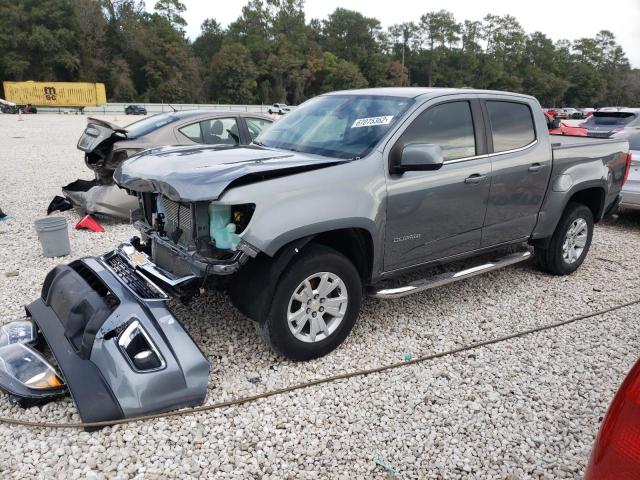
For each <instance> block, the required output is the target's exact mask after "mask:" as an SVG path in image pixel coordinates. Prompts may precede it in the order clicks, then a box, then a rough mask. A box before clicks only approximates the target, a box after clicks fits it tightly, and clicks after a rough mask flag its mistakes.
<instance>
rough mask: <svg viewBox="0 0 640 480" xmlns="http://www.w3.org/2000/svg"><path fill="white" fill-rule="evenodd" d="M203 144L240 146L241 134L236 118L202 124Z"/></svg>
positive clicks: (219, 119)
mask: <svg viewBox="0 0 640 480" xmlns="http://www.w3.org/2000/svg"><path fill="white" fill-rule="evenodd" d="M200 129H201V130H202V143H205V144H207V145H238V144H239V143H240V133H239V130H238V123H237V122H236V119H235V118H212V119H211V120H203V121H202V122H200Z"/></svg>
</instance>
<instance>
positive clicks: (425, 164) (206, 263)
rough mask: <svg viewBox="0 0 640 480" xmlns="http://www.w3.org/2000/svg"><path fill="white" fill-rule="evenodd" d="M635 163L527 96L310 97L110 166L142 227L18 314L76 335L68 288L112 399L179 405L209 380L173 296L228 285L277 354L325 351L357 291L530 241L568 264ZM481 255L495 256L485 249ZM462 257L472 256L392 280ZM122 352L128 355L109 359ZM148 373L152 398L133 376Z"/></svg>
mask: <svg viewBox="0 0 640 480" xmlns="http://www.w3.org/2000/svg"><path fill="white" fill-rule="evenodd" d="M629 162H630V158H629V155H628V144H627V142H626V141H625V140H622V141H621V140H615V139H612V140H611V139H591V138H587V137H572V136H566V135H565V136H553V135H549V134H548V132H547V122H546V120H545V116H544V114H543V112H542V109H541V107H540V105H539V103H538V101H537V100H536V99H535V98H533V97H530V96H527V95H520V94H514V93H505V92H497V91H482V90H468V89H461V90H457V89H437V88H384V89H365V90H352V91H344V92H334V93H330V94H326V95H321V96H318V97H316V98H313V99H311V100H309V101H307V102H306V103H304V104H303V105H301V106H299V107H298V108H296V109H295V110H294V111H292V112H291V113H290V114H288V115H287V116H285V117H284V118H283V119H282V120H280V121H279V122H277V123H276V124H274V125H273V127H272V128H270V129H269V130H267V131H265V132H263V133H262V134H261V135H260V136H259V137H258V138H257V139H256V140H255V141H254V142H253V143H252V144H251V145H248V146H238V147H228V146H181V147H164V148H159V149H153V150H149V151H145V152H142V153H140V154H138V155H135V156H133V157H131V158H130V159H128V160H127V161H126V162H124V163H123V164H121V165H120V166H119V167H118V169H117V170H116V171H115V174H114V179H115V181H116V182H117V184H118V185H120V187H122V188H124V189H126V190H127V191H128V192H129V193H131V194H133V195H136V196H138V198H139V200H140V205H141V214H140V220H139V221H138V222H137V224H136V225H137V227H138V229H139V230H140V232H141V235H140V237H134V238H133V239H131V240H130V242H129V243H126V244H123V245H121V246H120V247H118V248H117V249H116V250H114V251H112V252H109V253H107V254H105V256H103V257H101V258H90V259H85V260H82V261H80V262H81V264H78V263H77V262H76V263H75V264H72V265H71V266H70V267H71V268H69V269H66V270H65V269H60V268H59V270H57V271H53V272H51V273H50V274H49V276H48V277H47V281H46V283H45V287H44V288H43V298H42V299H38V300H37V301H36V302H34V305H33V306H30V307H29V312H30V315H31V317H32V319H33V320H34V321H35V322H36V323H38V324H39V325H40V324H43V325H45V328H42V330H43V331H45V336H47V334H46V331H47V330H48V331H50V332H51V334H50V335H49V336H52V337H53V336H55V338H60V340H59V342H62V344H57V342H56V341H51V342H49V344H50V347H51V349H52V351H53V353H54V356H56V352H57V351H63V350H64V347H65V346H66V347H68V346H67V345H64V341H65V340H64V338H71V336H70V335H68V334H67V335H66V336H65V335H59V332H58V330H64V329H65V328H70V327H69V323H70V322H66V320H65V319H63V318H61V315H60V312H58V311H56V309H55V308H52V306H50V305H49V303H50V302H51V300H50V299H52V298H53V299H55V298H57V297H56V293H59V294H60V295H63V296H64V298H65V302H64V305H63V306H61V307H60V309H59V310H60V311H61V312H63V313H64V312H65V311H68V310H69V309H71V310H72V311H78V312H81V313H79V314H78V315H76V317H75V318H74V321H73V329H74V332H75V336H76V337H78V335H80V337H81V338H84V339H85V340H84V341H85V343H88V345H89V346H90V345H93V350H92V351H91V353H90V354H89V353H87V355H88V356H87V357H86V358H90V359H91V360H93V359H94V358H95V359H96V362H98V365H97V369H98V372H97V373H98V374H99V375H97V376H96V379H95V382H96V383H99V381H102V382H106V383H107V384H108V387H109V388H107V389H106V390H110V391H112V392H116V394H115V397H114V398H115V401H116V403H121V402H120V398H119V396H118V393H117V388H121V389H122V388H123V387H122V385H123V383H124V385H125V386H126V388H125V389H124V393H123V395H124V396H125V397H126V402H125V403H127V405H129V406H128V407H127V409H122V411H123V415H124V416H127V415H130V414H131V412H135V413H140V412H149V411H157V410H159V409H166V408H175V407H176V406H180V405H181V401H180V400H181V395H182V392H184V404H192V403H194V402H196V401H197V400H196V399H198V398H200V397H201V396H202V395H203V393H202V384H203V379H202V378H201V377H197V378H196V376H197V375H205V374H206V370H207V369H205V368H204V367H203V366H202V361H201V359H200V358H199V356H198V352H197V349H195V348H194V346H193V344H192V340H191V339H190V337H189V336H188V335H186V334H185V332H184V331H183V330H182V329H180V328H178V327H177V326H176V325H178V323H177V322H175V321H174V320H175V319H173V317H172V314H171V313H170V312H169V311H168V310H167V308H165V307H164V303H165V302H166V300H167V299H168V298H169V297H170V296H179V297H188V296H190V295H193V294H194V293H198V292H200V291H201V290H202V289H203V288H207V287H209V286H211V287H215V288H217V287H222V288H226V289H227V291H228V292H229V296H230V299H231V301H232V302H233V303H234V304H235V305H236V306H237V308H238V309H239V310H240V311H242V312H243V313H244V314H246V315H247V316H248V317H250V318H252V319H254V320H255V321H256V322H258V323H259V325H260V326H261V328H262V331H263V333H264V336H265V338H266V339H267V341H268V342H269V343H270V345H271V346H272V347H273V349H274V350H275V351H277V352H280V353H281V354H282V355H284V356H286V357H288V358H291V359H296V360H307V359H311V358H315V357H319V356H322V355H324V354H326V353H328V352H330V351H332V350H333V349H335V348H336V347H337V346H338V345H339V344H340V343H341V342H342V341H343V340H344V339H345V337H346V336H347V335H348V334H349V332H350V331H351V329H352V327H353V325H354V323H355V322H356V319H357V317H358V314H359V310H360V304H361V301H362V298H363V294H364V293H365V292H366V293H368V294H370V295H372V296H374V297H377V298H398V297H402V296H404V295H409V294H415V293H418V292H421V291H423V290H425V289H429V288H433V287H437V286H441V285H444V284H447V283H450V282H452V281H457V280H461V279H464V278H468V277H470V276H473V275H477V274H480V273H483V272H487V271H490V270H493V269H496V268H501V267H505V266H507V265H512V264H514V263H517V262H521V261H524V260H526V259H528V258H529V257H531V256H535V259H536V261H537V263H538V265H539V266H540V268H542V269H543V270H544V271H546V272H549V273H551V274H554V275H567V274H570V273H572V272H574V271H575V270H576V269H577V268H578V267H579V266H580V265H581V264H582V262H583V261H584V259H585V257H586V256H587V253H588V251H589V247H590V245H591V239H592V235H593V229H594V223H597V222H598V221H600V220H601V219H603V218H604V217H606V216H607V215H611V214H612V213H613V212H614V211H615V210H616V208H617V205H618V203H619V201H620V191H621V188H622V185H623V183H624V180H625V178H626V175H627V174H628V171H629ZM481 254H482V255H481ZM485 254H491V255H493V256H495V257H496V258H495V259H493V260H492V261H490V262H487V261H486V260H479V259H480V258H483V257H486V256H487V255H485ZM476 257H478V258H476ZM462 259H466V260H467V261H466V263H467V266H465V267H464V268H453V267H452V266H451V267H450V271H448V272H446V273H439V274H437V275H433V276H426V277H425V278H422V279H421V280H418V281H414V282H411V283H407V284H400V285H391V286H386V285H385V284H386V283H388V282H384V283H383V281H384V280H387V279H390V278H393V277H398V276H399V275H400V274H403V273H405V272H407V271H409V270H417V269H424V268H425V267H429V266H433V265H442V264H451V265H454V263H452V262H455V261H458V260H462ZM476 260H477V263H476ZM470 262H471V263H472V266H471V267H469V266H468V264H469V263H470ZM68 270H71V272H69V271H68ZM63 274H66V275H67V277H66V280H65V281H60V279H59V277H60V276H61V275H63ZM65 289H66V290H65ZM91 291H95V292H97V294H96V295H93V296H91V295H87V292H91ZM93 297H96V299H95V300H92V298H93ZM111 297H115V298H111ZM106 299H109V301H108V302H107V300H106ZM47 302H49V303H47ZM83 302H84V303H83ZM87 302H89V303H90V304H91V302H95V303H96V304H99V305H100V309H98V310H99V311H100V312H101V316H100V317H99V319H96V318H93V317H90V315H89V314H86V315H85V314H82V312H84V311H91V309H90V308H88V307H87V308H84V309H76V310H73V308H72V307H73V305H74V303H76V304H78V305H83V304H86V303H87ZM114 303H117V307H115V310H109V308H113V307H110V305H113V304H114ZM103 304H106V305H103ZM85 306H86V305H85ZM53 307H55V305H54V306H53ZM114 312H115V313H114ZM212 314H214V315H215V312H212ZM83 315H85V316H83ZM91 318H93V320H92V321H91V322H89V320H91ZM132 318H135V327H131V325H132V323H131V322H134V320H131V319H132ZM42 319H45V321H43V320H42ZM65 322H66V325H67V326H66V327H65ZM83 322H85V323H86V331H87V332H89V333H85V334H84V337H83V336H82V335H81V333H82V329H83V328H85V326H83V325H84V324H83ZM56 324H57V325H58V326H57V327H55V325H56ZM169 325H171V326H172V329H171V330H170V329H169V328H168V326H169ZM132 328H134V330H133V332H134V333H136V334H137V337H135V336H134V335H133V333H132V332H131V329H132ZM57 332H58V333H57ZM126 332H129V333H128V337H127V336H125V337H126V338H125V341H124V345H131V344H133V345H134V347H135V348H133V347H131V348H130V349H129V350H128V349H127V348H128V347H120V348H119V347H118V345H119V344H120V342H121V339H122V335H124V334H125V333H126ZM134 337H135V338H134ZM47 338H48V337H47ZM94 339H95V340H94ZM92 342H93V343H92ZM83 345H84V344H83ZM87 348H89V347H87ZM118 349H120V350H121V352H124V353H122V356H124V358H125V360H126V362H125V361H124V360H121V359H120V360H118V363H117V365H116V366H117V368H115V366H111V367H110V366H109V365H113V364H114V361H113V360H110V356H113V355H116V354H117V353H116V351H117V350H118ZM70 350H72V349H69V348H66V350H65V353H64V355H66V356H67V357H69V355H70V354H69V353H68V352H69V351H70ZM61 355H62V354H61ZM181 355H187V356H188V358H189V362H190V363H188V362H184V361H182V359H181V358H180V357H181ZM167 357H168V358H167ZM65 361H66V363H67V365H72V362H71V360H70V359H69V358H66V359H65ZM79 361H80V359H79ZM121 364H122V365H121ZM163 364H167V365H171V366H172V367H173V370H172V373H173V374H174V375H175V374H177V373H176V370H178V371H179V369H180V368H181V367H182V368H183V367H184V366H185V365H190V370H188V371H186V370H185V371H183V372H182V373H183V375H184V377H185V380H184V382H183V384H184V385H188V386H189V388H187V387H186V386H184V387H183V390H179V389H178V391H176V390H175V389H176V388H178V386H177V385H179V383H180V382H178V381H175V379H174V381H173V383H167V384H166V385H167V386H166V389H168V390H170V391H165V392H162V388H160V387H159V385H163V382H164V379H163V377H162V375H163V372H164V370H163V369H162V368H160V366H161V365H163ZM128 365H129V366H130V367H129V366H128ZM94 367H96V364H94ZM64 368H65V367H62V369H63V373H65V378H66V379H67V381H68V382H69V386H70V388H71V390H72V391H73V389H74V385H73V384H72V378H73V375H68V374H67V373H66V372H64ZM67 368H69V367H67ZM178 373H179V372H178ZM136 375H137V376H138V377H140V378H141V380H140V382H139V384H136V380H135V378H136ZM125 380H126V381H125ZM204 384H206V379H205V380H204ZM114 385H115V386H116V387H114ZM136 385H139V386H136ZM150 385H154V386H155V388H154V390H153V395H152V396H150V397H149V398H148V399H146V400H145V398H144V397H141V396H140V395H138V393H139V392H138V390H137V389H138V388H139V389H140V391H145V392H146V391H148V390H149V388H150V387H149V386H150ZM76 388H80V387H77V386H76ZM125 394H126V395H125ZM78 396H79V397H80V395H78ZM85 396H86V395H85ZM165 397H170V398H165ZM144 401H147V402H148V404H147V405H146V408H145V405H144ZM114 410H117V409H115V408H114Z"/></svg>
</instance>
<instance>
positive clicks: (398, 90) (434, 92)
mask: <svg viewBox="0 0 640 480" xmlns="http://www.w3.org/2000/svg"><path fill="white" fill-rule="evenodd" d="M459 93H466V94H478V93H489V94H492V95H512V96H517V97H523V98H529V99H531V98H534V97H532V96H531V95H524V94H522V93H513V92H503V91H500V90H477V89H474V88H442V87H381V88H362V89H355V90H339V91H336V92H331V93H328V94H327V95H347V94H348V95H380V96H388V97H404V98H417V97H420V96H433V97H438V96H441V95H453V94H459Z"/></svg>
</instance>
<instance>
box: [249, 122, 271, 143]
mask: <svg viewBox="0 0 640 480" xmlns="http://www.w3.org/2000/svg"><path fill="white" fill-rule="evenodd" d="M245 121H246V122H247V128H248V129H249V135H251V140H255V139H256V137H257V136H258V135H260V133H261V132H262V131H263V130H264V129H265V128H267V127H268V126H269V125H271V124H272V123H273V122H270V121H269V120H265V119H264V118H253V117H245Z"/></svg>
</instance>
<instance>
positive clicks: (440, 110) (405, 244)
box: [384, 96, 491, 271]
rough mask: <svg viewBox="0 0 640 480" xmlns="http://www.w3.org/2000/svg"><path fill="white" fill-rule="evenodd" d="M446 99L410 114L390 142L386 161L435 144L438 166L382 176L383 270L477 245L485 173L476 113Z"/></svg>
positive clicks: (475, 106) (468, 102)
mask: <svg viewBox="0 0 640 480" xmlns="http://www.w3.org/2000/svg"><path fill="white" fill-rule="evenodd" d="M456 97H458V98H460V99H459V100H453V99H455V98H456ZM447 98H452V100H447V101H445V102H443V101H441V99H440V102H439V103H435V102H432V103H429V104H427V106H426V107H424V108H423V109H422V110H421V111H419V112H418V113H417V114H414V116H413V118H412V119H411V121H410V122H409V123H408V126H407V127H406V129H405V130H404V131H401V133H399V134H397V135H396V136H395V137H394V138H393V139H392V141H391V142H390V145H391V147H390V148H389V150H388V154H387V158H388V160H389V161H393V159H394V156H395V155H400V154H401V153H402V149H403V148H404V147H405V146H406V145H410V144H419V143H423V144H437V145H439V146H440V147H441V148H442V151H443V154H444V164H443V166H442V167H441V168H440V169H439V170H435V171H426V172H424V171H423V172H404V173H402V174H391V173H388V176H387V223H386V232H385V259H384V264H385V270H386V271H391V270H397V269H400V268H404V267H408V266H413V265H419V264H422V263H426V262H429V261H431V260H436V259H440V258H444V257H449V256H452V255H456V254H459V253H463V252H468V251H471V250H475V249H477V248H479V247H480V242H481V231H482V226H483V223H484V216H485V211H486V208H487V199H488V196H489V174H490V173H491V162H490V160H489V159H488V158H487V156H486V136H485V131H484V124H483V119H482V111H481V108H480V104H479V102H478V101H477V100H475V99H469V96H452V97H447ZM436 102H437V100H436Z"/></svg>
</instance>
